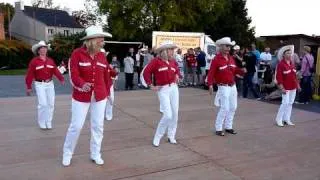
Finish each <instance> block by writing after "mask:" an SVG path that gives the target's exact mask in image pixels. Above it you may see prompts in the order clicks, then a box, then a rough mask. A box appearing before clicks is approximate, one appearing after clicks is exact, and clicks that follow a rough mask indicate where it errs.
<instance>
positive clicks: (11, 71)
mask: <svg viewBox="0 0 320 180" xmlns="http://www.w3.org/2000/svg"><path fill="white" fill-rule="evenodd" d="M26 72H27V69H6V70H0V75H25V74H26Z"/></svg>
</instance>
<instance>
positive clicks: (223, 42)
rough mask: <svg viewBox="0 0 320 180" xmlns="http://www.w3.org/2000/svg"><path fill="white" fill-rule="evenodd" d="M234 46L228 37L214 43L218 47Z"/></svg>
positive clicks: (233, 42)
mask: <svg viewBox="0 0 320 180" xmlns="http://www.w3.org/2000/svg"><path fill="white" fill-rule="evenodd" d="M235 44H236V42H235V41H231V38H229V37H224V38H221V39H219V40H217V41H216V45H218V46H220V45H230V46H234V45H235Z"/></svg>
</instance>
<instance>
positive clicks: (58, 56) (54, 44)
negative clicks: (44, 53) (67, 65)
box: [48, 32, 85, 64]
mask: <svg viewBox="0 0 320 180" xmlns="http://www.w3.org/2000/svg"><path fill="white" fill-rule="evenodd" d="M84 36H85V32H82V33H77V34H72V35H70V36H64V35H61V34H58V35H56V36H55V37H54V38H53V40H52V41H50V42H49V43H50V44H51V51H49V52H48V56H49V57H51V58H53V59H54V60H55V61H56V63H57V64H60V62H61V61H62V60H68V59H69V57H70V56H71V53H72V51H73V50H74V49H76V48H78V47H80V46H81V45H82V41H80V39H81V38H82V37H84Z"/></svg>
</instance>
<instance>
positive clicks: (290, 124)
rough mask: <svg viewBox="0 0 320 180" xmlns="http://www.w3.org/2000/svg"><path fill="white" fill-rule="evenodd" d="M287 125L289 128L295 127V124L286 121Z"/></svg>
mask: <svg viewBox="0 0 320 180" xmlns="http://www.w3.org/2000/svg"><path fill="white" fill-rule="evenodd" d="M286 123H287V124H288V125H289V126H294V125H295V124H293V123H292V122H291V121H286Z"/></svg>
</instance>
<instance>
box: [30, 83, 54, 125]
mask: <svg viewBox="0 0 320 180" xmlns="http://www.w3.org/2000/svg"><path fill="white" fill-rule="evenodd" d="M35 89H36V93H37V97H38V107H37V108H38V124H39V126H40V128H51V127H52V117H53V111H54V98H55V92H54V84H53V81H50V82H48V83H45V82H37V81H36V82H35Z"/></svg>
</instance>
